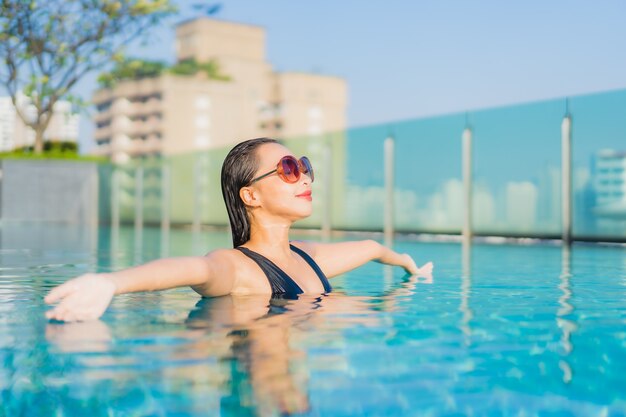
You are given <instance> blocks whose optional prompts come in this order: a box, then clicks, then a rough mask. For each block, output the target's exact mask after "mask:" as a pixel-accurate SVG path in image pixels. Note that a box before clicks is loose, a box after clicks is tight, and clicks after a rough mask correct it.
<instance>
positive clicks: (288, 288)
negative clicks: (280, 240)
mask: <svg viewBox="0 0 626 417" xmlns="http://www.w3.org/2000/svg"><path fill="white" fill-rule="evenodd" d="M289 247H290V248H291V250H292V251H294V252H296V253H297V254H298V255H300V256H301V257H302V259H304V260H305V261H306V263H308V264H309V265H310V266H311V268H313V271H315V273H316V274H317V276H318V277H319V279H320V281H321V282H322V285H323V286H324V292H326V293H329V292H331V291H332V290H333V289H332V287H331V286H330V284H329V282H328V279H327V278H326V275H324V273H323V272H322V270H321V269H320V267H319V265H318V264H317V263H315V261H314V260H313V258H311V257H310V256H309V254H308V253H306V252H305V251H303V250H302V249H300V248H297V247H295V246H293V245H291V244H290V245H289ZM235 249H237V250H238V251H240V252H241V253H243V254H244V255H246V256H247V257H248V258H250V259H252V260H253V261H254V262H256V263H257V265H259V267H260V268H261V270H263V272H265V275H266V276H267V280H268V281H269V283H270V286H271V287H272V297H275V296H279V297H281V298H297V297H298V294H302V293H303V292H304V291H302V288H300V286H299V285H298V284H296V282H295V281H294V280H293V279H292V278H291V277H290V276H289V275H287V273H285V271H283V270H282V269H280V268H279V267H278V266H276V264H275V263H274V262H272V261H270V260H269V259H267V258H266V257H265V256H263V255H261V254H260V253H257V252H254V251H252V250H250V249H248V248H244V247H243V246H239V247H237V248H235Z"/></svg>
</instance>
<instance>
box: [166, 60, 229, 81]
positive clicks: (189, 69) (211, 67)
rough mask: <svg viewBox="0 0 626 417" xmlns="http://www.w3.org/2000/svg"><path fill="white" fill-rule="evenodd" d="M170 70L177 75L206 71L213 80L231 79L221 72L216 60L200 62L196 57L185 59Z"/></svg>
mask: <svg viewBox="0 0 626 417" xmlns="http://www.w3.org/2000/svg"><path fill="white" fill-rule="evenodd" d="M169 72H170V73H172V74H177V75H195V74H197V73H198V72H204V73H205V74H206V76H207V77H208V78H209V79H211V80H219V81H230V79H231V78H230V77H229V76H228V75H224V74H222V73H221V72H220V66H219V64H218V63H217V61H215V60H213V59H212V60H210V61H209V62H203V63H198V62H196V60H195V59H193V58H192V59H184V60H182V61H180V62H178V63H176V64H175V65H174V66H172V67H171V68H170V69H169Z"/></svg>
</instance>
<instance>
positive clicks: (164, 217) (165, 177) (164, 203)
mask: <svg viewBox="0 0 626 417" xmlns="http://www.w3.org/2000/svg"><path fill="white" fill-rule="evenodd" d="M169 236H170V167H169V164H168V163H167V161H166V160H163V161H162V165H161V256H162V257H166V256H169Z"/></svg>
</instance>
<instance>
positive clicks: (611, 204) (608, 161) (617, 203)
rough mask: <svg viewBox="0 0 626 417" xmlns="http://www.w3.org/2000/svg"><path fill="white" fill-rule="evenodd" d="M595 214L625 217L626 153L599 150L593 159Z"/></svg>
mask: <svg viewBox="0 0 626 417" xmlns="http://www.w3.org/2000/svg"><path fill="white" fill-rule="evenodd" d="M592 172H593V174H592V175H593V189H594V191H595V193H594V194H595V209H594V211H595V213H596V214H598V215H601V216H617V217H626V152H624V151H622V152H618V151H614V150H609V149H605V150H601V151H600V152H598V153H597V154H596V155H595V156H594V159H593V171H592Z"/></svg>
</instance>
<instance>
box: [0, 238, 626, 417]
mask: <svg viewBox="0 0 626 417" xmlns="http://www.w3.org/2000/svg"><path fill="white" fill-rule="evenodd" d="M20 227H22V229H18V230H20V231H21V232H19V233H17V234H14V235H13V236H21V238H19V239H18V238H13V239H8V238H7V231H6V227H4V228H3V229H2V232H3V236H2V237H3V238H2V246H1V247H0V261H1V263H0V360H1V361H2V365H3V366H2V369H0V392H1V394H0V399H1V405H0V416H22V415H24V416H35V415H42V416H48V415H55V416H84V415H85V416H86V415H89V416H118V415H120V416H121V415H124V416H126V415H133V416H165V415H167V416H170V415H176V416H195V415H210V416H245V415H281V414H283V415H284V414H288V415H306V416H355V415H368V416H412V415H420V416H421V415H437V416H438V415H515V416H518V415H524V416H529V415H577V416H589V415H601V416H616V415H625V414H626V326H625V324H626V302H625V301H624V300H625V299H626V297H625V296H626V250H625V249H624V248H622V247H600V246H591V245H586V246H582V245H581V246H574V247H573V248H572V250H571V251H569V252H566V251H563V250H562V249H561V248H560V247H559V246H556V245H527V246H522V245H486V244H474V245H473V246H472V247H471V248H470V247H463V246H462V245H460V244H458V243H423V242H414V241H408V240H406V241H402V240H398V241H396V242H395V248H396V249H397V250H400V251H406V252H409V253H411V254H412V255H413V256H414V257H415V258H416V259H417V260H418V262H419V261H426V260H432V261H434V262H435V275H434V280H433V282H432V283H426V282H422V281H419V282H414V281H410V280H408V281H407V280H406V278H405V277H403V273H402V270H400V269H399V268H396V269H393V270H390V269H388V268H385V267H383V266H381V265H379V264H376V263H371V264H368V265H367V266H365V267H363V268H360V269H358V270H356V271H354V272H352V273H350V274H347V275H346V276H344V277H339V278H336V279H333V280H331V284H333V286H334V288H335V291H334V292H333V293H332V294H331V295H329V296H327V297H322V298H316V297H308V298H301V299H300V300H296V301H283V302H272V303H271V305H270V303H269V302H268V300H267V299H264V298H258V297H239V298H235V297H223V298H218V299H213V300H201V299H200V298H199V297H198V296H197V295H196V294H195V293H194V292H192V291H191V290H189V289H176V290H171V291H167V292H161V293H141V294H130V295H124V296H119V297H117V298H116V299H115V300H114V302H113V304H112V305H111V307H110V308H109V310H108V311H107V313H106V314H105V315H104V316H103V318H102V320H100V321H95V322H87V323H77V324H59V323H51V322H47V321H46V320H45V319H44V316H43V313H44V311H45V310H46V306H45V305H44V304H43V301H42V298H43V296H44V294H45V293H46V292H47V291H48V290H49V289H50V288H51V287H52V286H54V285H56V284H58V283H60V282H62V281H64V280H66V279H67V278H69V277H72V276H75V275H77V274H80V273H83V272H86V271H90V270H96V269H97V270H109V269H118V268H121V267H124V266H127V265H130V264H133V263H135V262H144V261H147V260H149V259H152V258H156V257H159V256H162V255H164V254H165V255H172V256H177V255H188V254H202V253H204V252H206V251H208V250H210V249H212V248H214V247H218V246H227V245H228V243H229V236H228V235H226V234H225V233H221V232H201V233H195V234H194V233H191V232H187V231H182V230H172V231H171V232H170V234H169V236H167V242H163V241H161V238H162V237H163V235H162V234H161V232H160V231H159V230H156V229H149V228H148V229H144V230H143V231H142V233H141V234H140V235H137V234H135V233H134V232H133V230H132V229H126V228H122V229H120V230H119V231H114V232H111V230H109V229H99V230H98V231H97V233H96V234H95V236H94V235H91V234H89V233H85V232H84V231H82V230H74V229H66V228H63V227H60V226H54V227H52V226H50V227H47V228H41V227H40V226H28V227H26V228H23V227H25V226H20Z"/></svg>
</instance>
